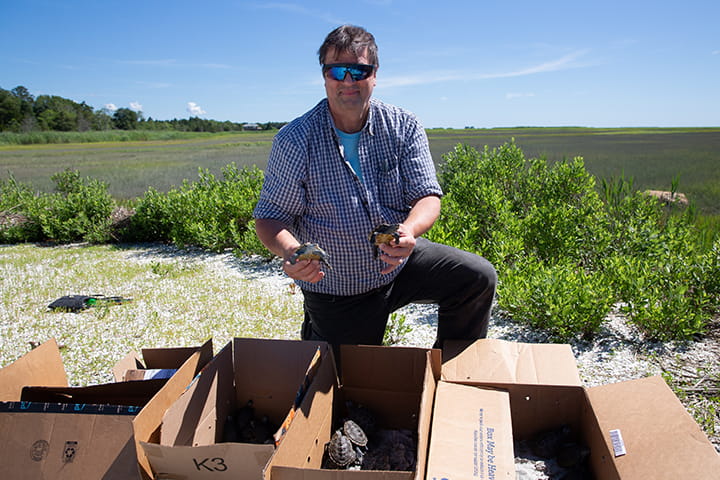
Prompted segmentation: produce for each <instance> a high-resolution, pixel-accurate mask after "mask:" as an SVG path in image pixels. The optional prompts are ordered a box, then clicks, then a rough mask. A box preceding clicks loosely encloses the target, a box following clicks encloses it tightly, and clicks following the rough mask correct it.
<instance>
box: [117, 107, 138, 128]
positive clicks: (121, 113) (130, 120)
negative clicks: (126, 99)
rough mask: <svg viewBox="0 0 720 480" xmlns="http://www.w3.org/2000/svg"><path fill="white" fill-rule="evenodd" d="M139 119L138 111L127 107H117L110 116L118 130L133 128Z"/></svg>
mask: <svg viewBox="0 0 720 480" xmlns="http://www.w3.org/2000/svg"><path fill="white" fill-rule="evenodd" d="M139 120H140V115H139V114H138V112H136V111H134V110H130V109H129V108H118V109H117V110H115V113H114V114H113V117H112V121H113V125H114V126H115V128H117V129H119V130H135V129H136V128H137V126H138V122H139Z"/></svg>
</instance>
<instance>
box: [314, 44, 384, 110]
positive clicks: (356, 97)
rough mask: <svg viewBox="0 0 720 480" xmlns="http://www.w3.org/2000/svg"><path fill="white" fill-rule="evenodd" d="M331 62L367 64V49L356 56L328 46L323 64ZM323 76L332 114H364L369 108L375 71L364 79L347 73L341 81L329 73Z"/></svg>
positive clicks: (368, 60) (368, 61)
mask: <svg viewBox="0 0 720 480" xmlns="http://www.w3.org/2000/svg"><path fill="white" fill-rule="evenodd" d="M331 63H363V64H369V63H370V59H369V58H368V56H367V49H366V50H364V51H363V52H362V53H361V54H359V55H358V56H356V55H355V54H353V53H351V52H338V51H336V50H335V49H334V48H330V49H329V50H328V52H327V55H326V56H325V64H331ZM324 78H325V92H326V93H327V98H328V102H329V103H330V111H331V112H332V113H333V115H340V116H343V115H352V116H357V115H358V114H363V115H364V113H365V112H366V111H367V109H368V108H369V104H370V97H371V95H372V91H373V88H374V87H375V81H376V77H375V71H373V72H372V74H370V76H369V77H367V78H366V79H364V80H353V79H352V78H351V77H350V75H349V74H348V75H346V76H345V79H344V80H342V81H338V80H335V79H334V78H332V77H330V75H329V74H325V75H324Z"/></svg>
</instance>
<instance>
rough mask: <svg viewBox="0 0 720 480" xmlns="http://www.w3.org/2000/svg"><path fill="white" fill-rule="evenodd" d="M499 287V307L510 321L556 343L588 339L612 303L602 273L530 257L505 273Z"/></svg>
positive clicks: (608, 288) (612, 300)
mask: <svg viewBox="0 0 720 480" xmlns="http://www.w3.org/2000/svg"><path fill="white" fill-rule="evenodd" d="M501 285H502V289H501V293H500V300H501V304H502V305H503V308H504V309H505V310H506V311H507V312H508V313H510V314H511V315H512V316H513V318H515V319H516V320H520V321H522V322H524V323H528V324H530V325H532V326H533V327H535V328H540V329H543V330H545V331H546V332H548V334H549V335H550V336H551V337H552V338H553V339H555V340H559V341H568V340H571V339H573V338H577V337H581V338H584V339H589V338H592V337H593V335H595V334H596V333H597V332H598V330H599V329H600V325H601V324H602V323H603V321H604V320H605V318H606V317H607V315H608V313H610V311H611V309H612V306H613V305H614V303H615V299H614V295H613V292H612V290H611V288H610V287H609V286H608V284H607V279H606V278H605V277H604V275H602V273H599V272H589V271H587V270H585V269H583V268H579V267H577V266H576V265H574V264H571V263H555V264H544V263H543V262H541V261H539V260H537V259H536V258H534V257H528V258H526V259H525V261H524V262H523V263H522V264H517V265H516V266H515V267H514V268H512V269H511V270H510V271H506V272H505V274H504V275H503V277H502V281H501Z"/></svg>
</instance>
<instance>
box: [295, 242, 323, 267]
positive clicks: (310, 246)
mask: <svg viewBox="0 0 720 480" xmlns="http://www.w3.org/2000/svg"><path fill="white" fill-rule="evenodd" d="M289 260H290V263H292V264H293V265H294V264H295V263H296V262H297V261H298V260H320V261H321V262H323V263H324V264H325V265H327V266H328V267H329V268H332V267H330V264H329V263H328V254H327V252H325V250H323V249H322V248H320V246H319V245H317V244H316V243H303V244H302V245H300V246H299V247H298V248H296V249H295V253H293V254H292V256H291V257H290V259H289Z"/></svg>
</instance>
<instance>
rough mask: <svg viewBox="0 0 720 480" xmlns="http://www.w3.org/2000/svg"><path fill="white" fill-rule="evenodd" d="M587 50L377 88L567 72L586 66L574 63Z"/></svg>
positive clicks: (389, 81) (390, 81)
mask: <svg viewBox="0 0 720 480" xmlns="http://www.w3.org/2000/svg"><path fill="white" fill-rule="evenodd" d="M587 53H588V51H587V50H579V51H577V52H573V53H570V54H568V55H565V56H562V57H560V58H558V59H556V60H551V61H548V62H545V63H540V64H538V65H532V66H530V67H527V68H523V69H520V70H514V71H509V72H499V73H482V72H468V71H462V72H456V71H435V72H424V73H418V74H417V75H409V76H396V77H379V78H378V86H383V87H404V86H409V85H426V84H429V83H440V82H451V81H460V80H464V81H467V80H490V79H494V78H510V77H523V76H526V75H534V74H536V73H545V72H556V71H560V70H567V69H570V68H578V67H582V66H587V65H584V64H580V63H578V62H576V60H578V59H579V58H580V57H582V56H584V55H585V54H587Z"/></svg>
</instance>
